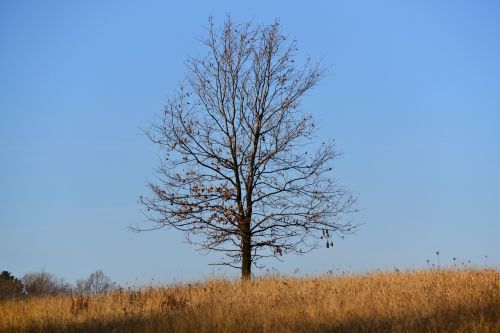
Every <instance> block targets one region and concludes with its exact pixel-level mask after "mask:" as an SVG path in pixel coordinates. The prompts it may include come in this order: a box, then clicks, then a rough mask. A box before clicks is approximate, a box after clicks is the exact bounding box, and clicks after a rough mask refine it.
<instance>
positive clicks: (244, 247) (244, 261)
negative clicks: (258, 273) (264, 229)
mask: <svg viewBox="0 0 500 333" xmlns="http://www.w3.org/2000/svg"><path fill="white" fill-rule="evenodd" d="M241 242H242V244H241V278H242V279H243V280H250V279H251V277H252V236H251V235H250V225H249V224H247V225H245V230H244V232H243V233H242V235H241Z"/></svg>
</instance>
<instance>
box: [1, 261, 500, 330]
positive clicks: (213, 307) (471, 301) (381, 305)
mask: <svg viewBox="0 0 500 333" xmlns="http://www.w3.org/2000/svg"><path fill="white" fill-rule="evenodd" d="M0 331H1V332H492V333H493V332H500V272H499V271H498V270H496V269H463V270H452V269H445V270H428V271H417V272H398V271H396V272H390V273H387V272H386V273H372V274H366V275H358V276H355V275H344V276H320V277H305V278H294V277H265V278H257V279H253V280H252V281H239V280H238V281H231V280H226V279H218V280H210V281H206V282H202V283H193V284H183V285H168V286H164V287H145V288H141V289H136V290H134V289H133V288H129V289H117V290H114V291H112V292H108V293H106V294H98V295H93V294H91V293H72V294H67V295H56V296H53V295H52V296H36V297H17V298H11V299H5V300H3V301H1V302H0Z"/></svg>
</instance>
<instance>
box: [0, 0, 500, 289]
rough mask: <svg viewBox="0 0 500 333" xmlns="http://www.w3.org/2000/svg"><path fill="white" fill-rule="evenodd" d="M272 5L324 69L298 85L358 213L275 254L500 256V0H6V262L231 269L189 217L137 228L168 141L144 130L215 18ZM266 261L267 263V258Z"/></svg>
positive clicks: (327, 257) (111, 270)
mask: <svg viewBox="0 0 500 333" xmlns="http://www.w3.org/2000/svg"><path fill="white" fill-rule="evenodd" d="M226 13H230V14H231V15H232V17H233V19H234V20H235V21H237V22H242V21H246V20H248V19H253V20H254V21H255V22H256V23H270V22H272V21H273V20H274V19H275V18H279V20H280V22H281V26H282V28H283V30H284V31H285V32H286V33H287V34H289V35H290V36H292V37H295V38H297V40H298V42H299V48H300V54H301V55H302V56H306V55H311V56H312V57H313V58H316V59H318V58H322V59H323V62H324V63H326V64H329V65H331V72H330V75H329V76H328V77H327V78H326V79H325V80H324V81H323V82H321V83H320V85H319V86H318V88H317V89H315V90H314V91H312V92H311V93H310V94H309V95H308V96H307V98H306V99H305V100H304V108H305V109H306V110H307V111H309V112H311V113H312V114H313V116H314V117H315V118H316V119H318V120H320V122H321V131H320V139H322V138H327V137H329V138H334V139H336V141H337V146H338V148H339V150H340V151H342V152H343V153H344V155H343V157H342V159H340V160H338V161H337V163H336V177H337V179H338V180H339V182H341V183H342V184H344V185H346V186H348V187H349V188H350V189H351V190H352V191H353V192H354V193H355V194H356V195H357V196H358V197H359V200H358V207H359V208H360V210H361V211H360V213H358V214H355V215H352V216H351V217H350V218H351V219H352V220H353V221H354V222H356V223H364V225H363V226H362V227H361V229H360V230H359V232H358V234H357V235H355V236H350V237H346V238H345V239H344V240H338V241H337V242H336V244H335V246H334V248H333V249H329V250H327V249H321V250H317V251H315V252H312V253H310V254H308V255H305V256H301V257H294V256H288V257H285V258H284V259H285V261H284V262H283V263H280V262H276V261H270V262H268V268H271V267H272V268H275V269H277V270H278V271H280V272H283V273H291V272H293V271H294V270H295V269H296V268H297V267H298V268H299V272H301V273H303V274H306V273H307V274H318V273H322V272H326V271H327V270H329V269H334V270H336V269H337V268H339V269H340V270H350V271H355V272H363V271H370V270H375V269H393V268H394V267H399V268H403V269H404V268H408V269H413V268H421V267H425V266H426V265H427V263H426V260H427V259H429V260H431V262H436V261H437V259H436V255H435V251H436V250H440V253H441V258H440V259H441V263H442V264H443V263H446V264H448V263H450V262H451V258H452V257H456V258H457V261H459V262H462V261H465V262H467V261H468V260H471V263H473V264H476V265H489V266H497V267H498V266H500V241H499V240H500V172H499V170H500V61H499V59H500V43H499V42H498V41H499V38H500V4H499V3H498V2H497V1H439V2H438V1H383V2H374V1H342V2H340V1H318V2H314V3H311V2H309V3H306V2H305V1H251V2H246V3H243V2H236V1H211V2H208V1H183V2H177V1H176V2H171V3H169V2H167V1H141V2H139V1H135V2H133V1H129V2H127V1H85V2H76V1H74V2H73V1H43V2H42V1H31V2H30V1H2V2H1V3H0V171H1V172H0V269H1V270H4V269H5V270H9V271H11V272H13V273H14V274H15V275H22V274H24V273H25V272H28V271H36V270H41V269H45V270H47V271H50V272H53V273H54V274H56V275H58V276H60V277H63V278H65V279H67V280H69V281H74V280H75V279H77V278H80V277H83V276H87V275H88V274H89V273H90V272H92V271H94V270H96V269H103V270H104V271H105V272H106V273H107V274H108V275H109V276H110V277H111V278H112V279H114V280H116V281H118V282H120V283H145V282H148V281H150V280H151V279H154V280H155V281H163V282H170V281H186V280H196V279H204V278H206V277H210V276H212V275H213V274H216V275H218V274H229V275H236V276H237V275H238V272H237V271H234V270H229V271H227V272H225V271H224V270H221V271H219V270H218V269H214V268H213V267H212V266H208V263H210V262H215V261H217V259H218V255H217V254H215V255H207V256H202V255H200V254H198V253H197V252H196V251H195V249H194V248H193V247H191V246H190V245H188V244H186V243H185V242H184V237H183V235H182V234H181V233H178V232H175V231H169V230H161V231H156V232H149V233H140V234H135V233H132V232H131V231H129V230H128V229H127V227H128V226H130V225H135V224H137V223H141V222H142V221H143V217H142V215H141V213H140V207H139V206H138V205H137V198H138V196H139V195H141V194H144V193H145V191H146V190H145V181H146V178H148V177H151V176H152V170H153V168H154V167H155V166H156V163H157V158H158V151H157V149H156V147H154V146H153V145H151V144H150V143H149V142H148V140H147V139H146V138H145V137H144V135H143V134H142V132H141V128H144V127H146V126H147V125H148V123H149V122H150V121H151V120H152V119H153V117H154V114H155V113H157V112H159V111H160V110H161V108H162V106H163V105H164V103H165V102H166V100H167V98H168V97H169V96H170V95H171V93H172V92H173V90H174V89H175V86H176V85H177V83H178V82H179V81H180V80H181V79H182V77H183V74H184V72H185V68H184V65H183V63H184V60H185V59H186V57H187V56H188V55H194V56H196V55H200V54H203V53H204V52H205V50H204V49H203V47H202V46H201V44H200V43H199V42H198V41H197V39H196V38H197V37H200V36H202V35H203V33H204V32H205V28H206V26H207V18H208V16H210V15H213V16H214V17H215V19H216V21H217V22H219V23H221V22H222V21H223V20H224V17H225V15H226ZM485 255H488V258H487V259H486V258H485ZM263 272H264V271H256V273H258V274H260V273H263Z"/></svg>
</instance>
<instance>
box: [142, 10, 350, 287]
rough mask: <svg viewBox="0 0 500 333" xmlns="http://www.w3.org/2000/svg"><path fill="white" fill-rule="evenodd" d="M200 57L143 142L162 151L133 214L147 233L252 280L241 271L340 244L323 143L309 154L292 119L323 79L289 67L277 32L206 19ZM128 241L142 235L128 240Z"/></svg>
mask: <svg viewBox="0 0 500 333" xmlns="http://www.w3.org/2000/svg"><path fill="white" fill-rule="evenodd" d="M201 41H202V43H203V44H204V45H205V46H206V47H207V48H208V54H207V55H206V56H204V57H198V58H189V59H188V61H187V69H188V74H187V77H186V79H185V80H184V81H183V82H182V83H181V84H180V86H179V89H178V91H177V92H176V94H175V96H174V97H173V98H172V99H170V100H169V101H168V103H167V105H166V106H165V108H164V111H163V113H162V114H161V115H160V116H159V117H158V118H157V119H156V121H155V122H154V123H153V124H152V125H151V127H150V129H149V130H148V131H147V133H148V137H149V138H150V139H151V140H152V141H153V142H154V143H156V144H158V145H159V146H160V147H161V152H162V158H161V161H160V166H159V167H158V168H157V170H156V171H157V176H158V177H157V180H156V181H154V182H150V183H149V184H148V187H149V189H150V191H151V194H150V195H148V196H141V197H140V202H141V203H142V204H143V205H144V207H145V210H144V211H145V213H146V214H147V217H148V219H149V220H150V221H152V222H154V226H153V227H152V228H150V229H147V230H151V229H156V228H161V227H173V228H175V229H178V230H181V231H184V232H185V235H186V236H187V239H188V241H189V242H191V243H193V244H196V245H198V246H199V247H200V249H202V250H207V251H208V250H213V251H222V252H223V253H224V254H225V256H224V259H222V262H221V263H219V264H223V265H229V266H232V267H236V268H241V273H242V277H243V278H249V277H250V276H251V267H252V263H254V264H255V263H257V262H258V260H259V259H262V258H264V257H276V258H279V257H280V256H282V255H283V254H286V253H297V254H302V253H305V252H308V251H310V250H312V249H314V248H316V247H318V246H319V245H320V244H325V243H326V246H327V247H329V246H331V245H333V244H332V237H333V236H334V235H336V234H337V235H341V234H345V233H351V232H353V230H354V227H355V226H353V225H351V224H349V223H347V222H342V221H341V219H340V218H341V215H343V213H348V212H351V211H353V203H354V198H353V196H352V195H351V194H350V193H349V192H348V191H347V190H346V189H344V188H343V187H341V186H338V185H337V184H336V182H335V181H334V179H333V178H332V177H331V176H330V174H331V171H332V167H331V162H332V161H333V160H334V159H335V158H336V157H337V156H338V154H337V152H336V150H335V146H334V142H333V141H328V142H323V143H319V144H318V145H317V147H316V149H315V150H311V149H312V148H311V145H314V144H315V142H314V134H315V132H316V129H317V126H316V124H315V122H314V121H313V119H312V117H311V115H310V114H309V113H306V112H304V111H303V110H302V109H301V97H303V96H304V95H305V94H306V93H307V92H308V91H309V90H310V89H311V88H313V87H314V86H315V85H316V84H317V83H318V81H320V80H321V79H322V78H323V77H324V74H325V71H324V69H323V68H322V67H320V65H319V63H313V62H312V61H310V60H306V61H304V62H303V63H302V65H300V66H299V65H297V63H298V60H297V58H296V51H297V50H298V49H297V43H296V41H295V40H291V41H289V39H288V37H287V36H285V35H283V34H282V33H281V32H280V27H279V23H278V22H275V23H273V24H271V25H269V26H255V25H253V24H252V23H251V22H250V23H245V24H234V23H233V22H232V21H231V19H230V18H229V17H228V18H227V19H226V21H225V23H224V25H223V27H222V28H221V29H218V28H216V27H215V25H214V22H213V20H212V19H209V28H208V36H207V37H205V38H203V39H202V40H201ZM136 230H145V229H141V228H136Z"/></svg>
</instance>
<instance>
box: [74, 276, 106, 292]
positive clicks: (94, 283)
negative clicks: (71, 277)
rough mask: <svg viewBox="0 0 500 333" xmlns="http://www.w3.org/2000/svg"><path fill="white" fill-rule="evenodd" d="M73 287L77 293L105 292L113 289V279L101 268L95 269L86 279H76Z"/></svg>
mask: <svg viewBox="0 0 500 333" xmlns="http://www.w3.org/2000/svg"><path fill="white" fill-rule="evenodd" d="M75 289H76V291H77V292H78V293H91V294H94V295H98V294H105V293H107V292H109V291H111V290H112V289H113V281H111V279H110V278H109V277H108V276H107V275H106V274H104V272H103V271H102V270H97V271H95V272H93V273H92V274H90V276H89V277H88V278H87V279H81V280H77V281H76V283H75Z"/></svg>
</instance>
